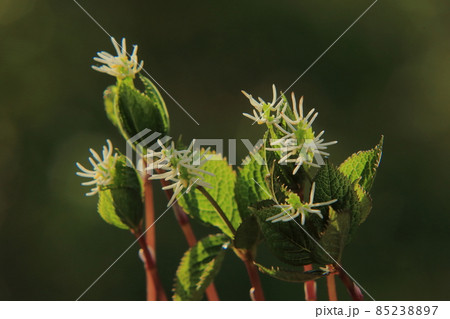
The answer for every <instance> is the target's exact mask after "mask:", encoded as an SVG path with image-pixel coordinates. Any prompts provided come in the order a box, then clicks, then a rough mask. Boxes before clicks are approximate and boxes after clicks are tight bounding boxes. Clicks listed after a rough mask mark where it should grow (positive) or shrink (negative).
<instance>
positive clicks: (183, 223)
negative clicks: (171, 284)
mask: <svg viewBox="0 0 450 319" xmlns="http://www.w3.org/2000/svg"><path fill="white" fill-rule="evenodd" d="M158 173H159V171H158ZM161 184H162V185H163V186H167V185H168V184H169V183H168V182H167V181H166V180H163V179H162V180H161ZM164 192H165V193H166V196H167V198H168V199H170V198H172V196H173V191H172V190H171V189H166V190H165V191H164ZM172 207H173V210H174V212H175V217H176V219H177V222H178V224H179V225H180V228H181V230H182V231H183V234H184V237H185V238H186V241H187V243H188V245H189V247H193V246H195V244H197V238H196V237H195V234H194V231H193V230H192V227H191V223H190V222H189V217H188V215H187V214H186V213H185V212H184V210H183V208H181V207H180V205H178V203H175V204H174V205H173V206H172ZM205 293H206V297H207V298H208V300H209V301H220V299H219V295H218V293H217V290H216V287H215V286H214V283H211V284H210V285H209V286H208V288H206V292H205Z"/></svg>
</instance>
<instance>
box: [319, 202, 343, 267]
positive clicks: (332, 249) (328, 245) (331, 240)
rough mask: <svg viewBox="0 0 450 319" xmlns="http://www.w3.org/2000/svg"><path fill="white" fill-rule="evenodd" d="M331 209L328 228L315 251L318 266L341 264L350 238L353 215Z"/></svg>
mask: <svg viewBox="0 0 450 319" xmlns="http://www.w3.org/2000/svg"><path fill="white" fill-rule="evenodd" d="M328 208H329V214H328V216H329V217H328V226H327V227H326V229H325V231H324V232H323V234H322V236H321V238H320V240H319V244H320V246H322V248H323V249H322V248H321V247H319V245H317V247H316V248H315V249H314V250H313V256H314V261H315V263H317V264H321V265H327V264H333V263H335V261H337V262H338V263H340V262H341V258H342V252H343V251H344V248H345V245H346V244H347V242H348V240H349V236H350V225H351V213H350V212H349V211H347V210H341V211H337V212H336V211H335V210H334V209H333V208H332V207H328Z"/></svg>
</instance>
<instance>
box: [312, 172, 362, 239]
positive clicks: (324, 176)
mask: <svg viewBox="0 0 450 319" xmlns="http://www.w3.org/2000/svg"><path fill="white" fill-rule="evenodd" d="M315 182H316V192H315V198H314V201H315V202H326V201H329V200H333V199H337V202H336V203H334V204H332V205H331V207H332V208H333V209H334V210H335V211H339V212H340V211H346V212H349V214H350V221H351V226H350V233H351V234H353V233H354V231H356V229H357V227H358V226H359V225H360V221H361V219H362V216H361V215H362V214H361V202H360V199H359V198H358V195H357V193H356V192H355V189H354V185H352V183H351V182H350V180H349V179H348V178H347V177H346V176H344V175H343V174H342V173H341V172H340V171H339V170H338V169H337V168H336V167H335V166H334V165H332V164H330V163H327V164H326V165H324V166H322V167H321V168H320V170H319V171H318V173H317V175H316V177H315ZM321 211H322V214H323V215H324V217H325V218H324V221H325V222H327V221H328V213H329V211H328V209H327V208H326V207H323V208H322V209H321Z"/></svg>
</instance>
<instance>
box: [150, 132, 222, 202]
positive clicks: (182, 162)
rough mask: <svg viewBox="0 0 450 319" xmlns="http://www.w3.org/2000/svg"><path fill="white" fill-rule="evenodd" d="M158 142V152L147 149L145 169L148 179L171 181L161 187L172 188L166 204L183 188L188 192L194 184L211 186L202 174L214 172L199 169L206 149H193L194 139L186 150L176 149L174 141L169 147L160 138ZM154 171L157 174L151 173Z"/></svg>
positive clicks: (205, 159) (203, 161)
mask: <svg viewBox="0 0 450 319" xmlns="http://www.w3.org/2000/svg"><path fill="white" fill-rule="evenodd" d="M158 144H159V146H160V147H161V150H160V151H159V152H157V151H154V150H148V153H147V155H146V162H147V167H146V170H147V173H148V174H149V175H150V178H149V179H150V180H155V179H162V180H165V181H169V182H172V183H171V184H169V185H167V186H164V187H163V190H168V189H171V190H173V195H172V198H171V199H170V201H169V203H168V204H167V206H170V205H172V203H173V202H174V201H175V199H176V198H177V196H178V194H179V193H180V192H181V191H182V190H183V189H186V192H189V191H190V189H191V188H192V187H193V186H194V185H198V186H203V187H206V188H212V187H211V185H210V184H209V183H207V182H205V181H204V176H203V175H202V174H208V175H211V176H214V174H212V173H210V172H207V171H205V170H202V169H200V167H201V166H202V165H203V164H204V163H206V162H207V161H208V158H207V156H206V153H207V152H208V150H206V151H203V152H199V151H195V150H194V149H193V148H194V144H195V140H194V141H192V143H191V145H190V146H189V148H188V149H186V150H176V149H175V143H174V142H172V143H171V145H170V146H169V147H166V146H165V145H164V144H163V143H162V142H161V141H160V140H158ZM155 171H156V173H157V174H154V173H153V172H155Z"/></svg>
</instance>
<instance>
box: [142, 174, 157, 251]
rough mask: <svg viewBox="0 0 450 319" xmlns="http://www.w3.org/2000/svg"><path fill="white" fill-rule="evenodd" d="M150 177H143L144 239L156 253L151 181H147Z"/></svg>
mask: <svg viewBox="0 0 450 319" xmlns="http://www.w3.org/2000/svg"><path fill="white" fill-rule="evenodd" d="M149 177H150V175H145V177H144V199H145V225H146V228H145V229H148V230H147V232H146V233H145V239H146V241H147V243H148V245H149V246H150V248H151V249H152V250H153V254H154V252H155V251H156V231H155V227H153V224H154V223H155V206H154V201H153V185H152V181H150V180H148V178H149Z"/></svg>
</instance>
